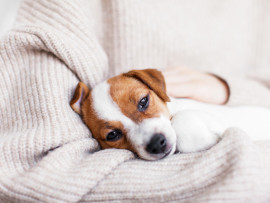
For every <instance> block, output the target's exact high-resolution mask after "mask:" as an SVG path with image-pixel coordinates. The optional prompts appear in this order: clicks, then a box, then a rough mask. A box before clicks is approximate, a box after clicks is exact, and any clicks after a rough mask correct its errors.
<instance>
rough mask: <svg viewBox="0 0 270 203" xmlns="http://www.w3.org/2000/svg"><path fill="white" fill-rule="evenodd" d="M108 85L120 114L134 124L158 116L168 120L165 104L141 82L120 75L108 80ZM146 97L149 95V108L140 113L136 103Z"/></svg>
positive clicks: (168, 115)
mask: <svg viewBox="0 0 270 203" xmlns="http://www.w3.org/2000/svg"><path fill="white" fill-rule="evenodd" d="M108 83H109V84H110V86H111V87H110V93H111V96H112V99H113V100H114V102H115V103H116V104H117V105H118V106H119V108H120V109H121V112H122V113H123V114H124V115H125V116H127V117H128V118H130V119H131V120H133V121H134V122H135V123H140V122H142V121H143V120H144V119H147V118H153V117H159V116H160V115H164V116H166V117H167V118H170V114H169V111H168V108H167V105H166V103H165V102H164V101H163V100H162V99H161V98H160V97H159V96H158V95H156V93H155V92H154V91H152V90H151V89H149V88H148V87H147V86H146V85H145V84H143V83H142V82H140V81H138V80H136V79H134V78H131V77H125V76H123V75H120V76H116V77H113V78H111V79H109V80H108ZM147 95H149V106H148V108H147V109H146V110H145V111H144V112H140V111H138V103H139V101H140V100H141V99H142V98H143V97H145V96H147Z"/></svg>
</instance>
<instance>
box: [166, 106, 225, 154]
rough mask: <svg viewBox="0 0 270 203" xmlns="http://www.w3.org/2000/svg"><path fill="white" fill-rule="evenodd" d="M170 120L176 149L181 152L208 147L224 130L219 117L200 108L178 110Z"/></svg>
mask: <svg viewBox="0 0 270 203" xmlns="http://www.w3.org/2000/svg"><path fill="white" fill-rule="evenodd" d="M171 122H172V126H173V128H174V130H175V132H176V136H177V138H176V139H177V144H176V145H177V146H176V147H177V150H178V151H179V152H183V153H190V152H197V151H202V150H205V149H208V148H210V147H211V146H213V145H214V144H215V143H217V142H218V140H219V139H220V137H221V135H222V133H223V132H224V130H225V127H224V125H223V124H222V121H221V120H220V119H219V118H217V117H215V116H214V115H211V114H208V113H205V112H204V111H200V110H183V111H179V112H177V113H176V114H175V115H174V116H173V118H172V120H171Z"/></svg>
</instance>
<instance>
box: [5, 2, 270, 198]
mask: <svg viewBox="0 0 270 203" xmlns="http://www.w3.org/2000/svg"><path fill="white" fill-rule="evenodd" d="M269 11H270V3H269V1H267V0H245V1H234V0H228V1H212V0H206V1H200V0H191V1H178V0H168V1H162V0H144V1H133V0H104V1H103V0H102V1H101V0H91V1H88V0H77V1H70V0H58V1H57V0H26V1H24V2H23V3H22V5H21V8H20V10H19V14H18V16H17V21H16V25H15V27H14V29H13V30H12V31H10V32H9V33H8V34H7V35H6V36H5V38H4V39H2V41H1V43H0V98H1V100H0V109H1V111H0V123H1V125H0V201H1V202H50V203H52V202H103V201H114V202H115V201H116V202H118V201H125V202H127V201H129V202H169V201H170V202H211V201H212V202H218V201H225V202H269V201H270V193H269V191H270V158H269V152H270V143H269V142H256V143H252V142H251V141H250V140H249V137H248V135H246V134H245V133H244V132H242V131H241V130H240V129H235V128H231V129H228V130H227V131H226V132H225V133H224V136H223V139H222V140H221V141H220V142H219V143H218V144H217V145H215V146H214V147H212V148H211V149H209V150H207V151H204V152H200V153H193V154H176V155H173V156H171V157H169V158H166V159H163V160H160V161H155V162H150V161H143V160H140V159H137V158H136V156H135V155H134V154H133V153H131V152H130V151H127V150H116V149H109V150H99V146H98V144H97V142H96V141H95V140H94V139H92V138H91V134H90V132H89V130H88V129H87V128H86V126H85V125H84V124H83V122H82V120H81V118H80V117H79V116H78V115H77V114H76V113H75V112H73V111H72V109H71V108H70V106H69V101H70V100H71V98H72V94H73V92H74V89H75V87H76V85H77V83H78V81H83V82H84V83H86V84H87V85H88V86H89V87H93V86H94V85H95V84H97V83H99V82H101V81H102V80H104V79H106V78H107V77H109V76H112V75H115V74H118V73H121V72H124V71H128V70H130V69H133V68H148V67H155V68H159V69H163V68H165V67H168V66H174V65H186V66H189V67H192V68H195V69H198V70H201V71H210V72H212V73H214V74H217V75H219V76H220V77H221V78H223V79H224V80H226V81H227V83H228V85H229V86H230V91H231V95H230V100H229V102H228V104H229V105H238V104H254V105H262V106H266V107H269V106H270V102H269V101H270V90H269V87H270V83H269V81H270V80H269V78H270V74H269V71H268V72H267V71H263V70H264V69H265V68H266V69H267V68H268V69H269V66H270V61H269V53H270V40H269V36H270V12H269ZM254 69H255V70H256V74H250V76H249V73H250V71H253V70H254ZM232 73H233V75H232Z"/></svg>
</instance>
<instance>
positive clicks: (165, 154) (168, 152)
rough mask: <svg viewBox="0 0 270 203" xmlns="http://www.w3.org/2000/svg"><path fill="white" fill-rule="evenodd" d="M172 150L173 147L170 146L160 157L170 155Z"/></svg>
mask: <svg viewBox="0 0 270 203" xmlns="http://www.w3.org/2000/svg"><path fill="white" fill-rule="evenodd" d="M172 150H173V147H170V148H169V149H168V150H167V151H166V152H165V153H164V155H163V156H162V157H161V158H160V159H163V158H165V157H167V156H168V155H170V154H171V152H172Z"/></svg>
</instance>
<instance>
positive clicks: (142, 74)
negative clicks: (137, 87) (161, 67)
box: [124, 69, 170, 102]
mask: <svg viewBox="0 0 270 203" xmlns="http://www.w3.org/2000/svg"><path fill="white" fill-rule="evenodd" d="M124 76H126V77H132V78H135V79H137V80H139V81H141V82H142V83H143V84H145V85H146V86H147V87H148V88H150V89H151V90H153V91H154V92H155V93H156V94H157V95H158V96H159V97H160V98H161V99H162V100H163V101H165V102H169V101H170V98H169V97H168V95H167V94H166V84H165V80H164V77H163V75H162V73H161V72H160V71H158V70H156V69H144V70H132V71H129V72H127V73H124Z"/></svg>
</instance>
